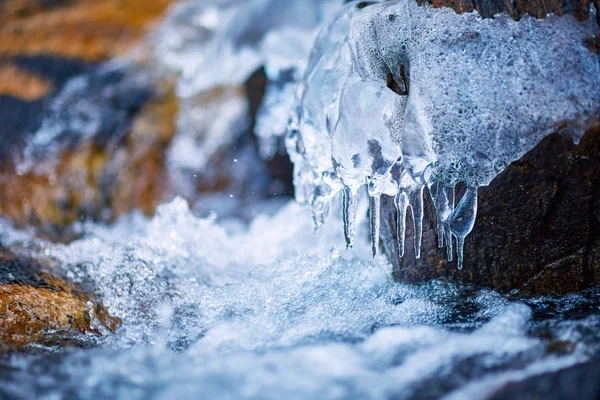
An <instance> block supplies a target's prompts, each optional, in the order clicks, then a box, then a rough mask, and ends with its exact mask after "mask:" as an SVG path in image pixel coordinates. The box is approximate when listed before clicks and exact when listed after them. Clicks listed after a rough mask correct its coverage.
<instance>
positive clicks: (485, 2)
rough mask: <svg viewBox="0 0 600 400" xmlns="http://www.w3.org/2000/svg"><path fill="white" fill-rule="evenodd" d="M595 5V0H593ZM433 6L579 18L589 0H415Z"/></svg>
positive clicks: (583, 15)
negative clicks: (566, 15) (567, 15)
mask: <svg viewBox="0 0 600 400" xmlns="http://www.w3.org/2000/svg"><path fill="white" fill-rule="evenodd" d="M594 1H595V2H596V3H595V4H596V5H597V0H594ZM417 3H419V4H423V3H429V4H432V5H433V6H434V7H451V8H453V9H454V10H455V11H456V12H458V13H463V12H471V11H473V10H477V11H478V12H479V14H481V16H482V17H493V16H494V15H496V14H499V13H501V12H504V11H506V12H507V13H508V14H509V15H510V16H511V17H512V18H514V19H521V18H522V17H523V16H525V15H526V14H529V15H532V16H534V17H536V18H545V17H546V16H547V15H548V14H556V15H565V14H569V15H573V16H574V17H575V18H577V19H579V20H583V19H586V18H589V16H590V4H592V1H591V0H533V1H531V0H515V1H505V0H417Z"/></svg>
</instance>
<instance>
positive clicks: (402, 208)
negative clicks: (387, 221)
mask: <svg viewBox="0 0 600 400" xmlns="http://www.w3.org/2000/svg"><path fill="white" fill-rule="evenodd" d="M394 204H395V205H396V211H397V214H396V236H398V255H399V257H402V256H404V235H405V234H406V209H407V208H408V197H407V196H406V193H404V192H399V193H398V194H397V195H396V199H395V202H394Z"/></svg>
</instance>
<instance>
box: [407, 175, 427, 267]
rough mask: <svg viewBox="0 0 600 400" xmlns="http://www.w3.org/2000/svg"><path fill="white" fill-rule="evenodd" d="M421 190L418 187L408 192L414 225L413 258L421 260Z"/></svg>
mask: <svg viewBox="0 0 600 400" xmlns="http://www.w3.org/2000/svg"><path fill="white" fill-rule="evenodd" d="M423 188H424V186H422V185H419V186H418V187H416V188H414V190H412V191H411V192H410V198H409V202H410V211H411V213H412V217H413V224H414V244H415V258H421V242H422V240H423Z"/></svg>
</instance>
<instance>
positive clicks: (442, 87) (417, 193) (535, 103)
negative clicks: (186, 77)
mask: <svg viewBox="0 0 600 400" xmlns="http://www.w3.org/2000/svg"><path fill="white" fill-rule="evenodd" d="M591 14H592V15H591V17H590V20H588V21H583V22H578V21H576V20H575V19H574V18H572V17H570V16H566V17H560V18H559V17H556V16H549V17H548V18H546V19H544V20H537V19H534V18H531V17H526V18H524V19H522V20H520V21H513V20H512V19H511V18H510V17H509V16H508V15H506V14H501V15H498V16H496V17H495V18H494V19H481V18H480V17H479V15H478V14H477V13H470V14H456V13H455V12H454V11H453V10H450V9H433V8H432V7H430V6H418V5H417V4H416V2H415V1H413V0H398V1H388V2H382V3H367V2H360V3H356V2H352V3H349V4H346V5H345V6H344V7H343V8H342V9H341V10H340V12H339V13H338V14H337V15H336V16H335V18H333V20H331V22H330V23H329V24H328V25H327V26H326V27H324V28H323V29H322V30H321V32H320V33H319V35H318V37H317V39H316V42H315V44H314V47H313V50H312V52H311V56H310V59H309V62H308V66H307V69H306V71H305V75H304V79H303V80H302V81H301V82H300V83H299V85H298V87H297V93H296V102H295V106H294V109H293V110H292V115H291V117H290V122H289V126H288V135H287V139H286V147H287V150H288V153H289V154H290V158H291V159H292V161H293V163H294V165H295V172H294V185H295V187H296V198H297V200H298V201H299V202H300V203H305V204H310V206H311V208H312V214H313V219H314V222H315V226H316V228H318V227H319V226H320V225H321V224H322V223H323V222H324V220H325V218H326V217H327V214H328V210H329V208H330V203H331V201H332V199H333V198H334V196H335V194H336V193H337V192H339V191H341V192H342V202H343V222H344V234H345V238H346V245H347V247H352V244H353V240H354V231H355V226H354V225H355V220H356V205H357V193H358V191H359V189H360V188H361V187H362V186H363V185H365V184H366V185H367V189H368V193H369V197H370V203H369V206H370V220H371V241H372V249H373V256H375V255H376V253H377V248H378V244H379V202H380V196H381V195H382V194H385V195H389V196H395V204H396V208H397V211H398V224H397V226H398V238H399V242H400V243H399V249H400V253H401V254H400V256H402V254H403V252H404V250H403V249H404V243H403V242H404V231H405V226H406V221H405V220H406V215H407V211H408V210H410V212H411V213H412V221H413V223H414V225H415V229H414V231H415V232H416V233H415V237H414V246H415V254H416V255H417V257H419V254H420V246H421V230H422V229H421V222H422V219H423V191H424V188H427V191H428V193H429V195H430V196H431V199H432V201H433V203H434V205H435V210H436V216H437V226H438V228H437V229H438V244H439V246H440V247H443V246H446V249H447V258H448V260H449V261H451V260H452V258H453V253H454V250H453V238H454V241H455V242H456V253H457V264H458V268H459V269H461V268H462V259H463V247H464V240H465V237H466V236H467V235H468V234H469V233H470V232H471V230H472V229H473V226H474V224H475V218H476V213H477V188H478V187H479V186H482V185H488V184H489V183H490V182H491V181H492V179H494V177H496V176H497V175H498V174H499V173H500V172H502V171H503V170H504V168H505V167H506V166H507V165H509V164H510V163H511V162H513V161H516V160H518V159H520V158H521V157H522V156H523V155H524V154H525V153H527V152H528V151H530V150H531V149H533V148H534V147H535V146H536V145H537V144H538V143H539V142H540V141H541V140H542V139H543V138H544V137H545V136H547V135H549V134H550V133H552V132H555V131H557V130H559V129H560V130H562V131H564V132H565V133H567V134H570V135H572V137H573V139H574V141H575V142H577V141H578V140H579V139H580V138H581V136H582V135H583V133H584V132H585V130H586V129H587V128H588V127H589V126H590V125H591V124H592V123H593V121H594V120H596V119H597V118H598V115H600V114H599V111H600V58H599V56H598V55H597V54H596V53H594V52H592V51H590V50H589V49H588V48H587V47H586V44H585V39H586V38H590V37H592V36H593V35H595V34H597V33H598V27H597V26H596V24H595V23H594V22H592V21H593V19H594V18H595V12H594V10H592V13H591ZM459 183H463V184H464V185H466V191H465V194H464V195H463V196H462V198H460V199H456V198H455V188H456V185H457V184H459ZM515 228H516V227H515Z"/></svg>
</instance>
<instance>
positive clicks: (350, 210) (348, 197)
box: [342, 185, 358, 250]
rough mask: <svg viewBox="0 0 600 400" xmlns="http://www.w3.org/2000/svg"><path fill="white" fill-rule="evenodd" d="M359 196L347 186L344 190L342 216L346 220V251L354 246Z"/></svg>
mask: <svg viewBox="0 0 600 400" xmlns="http://www.w3.org/2000/svg"><path fill="white" fill-rule="evenodd" d="M357 202H358V201H357V196H356V193H354V192H353V191H352V189H351V188H350V187H348V186H346V185H344V188H343V190H342V214H343V220H344V238H345V239H346V250H348V249H351V248H352V246H353V244H354V225H355V222H356V205H357Z"/></svg>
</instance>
